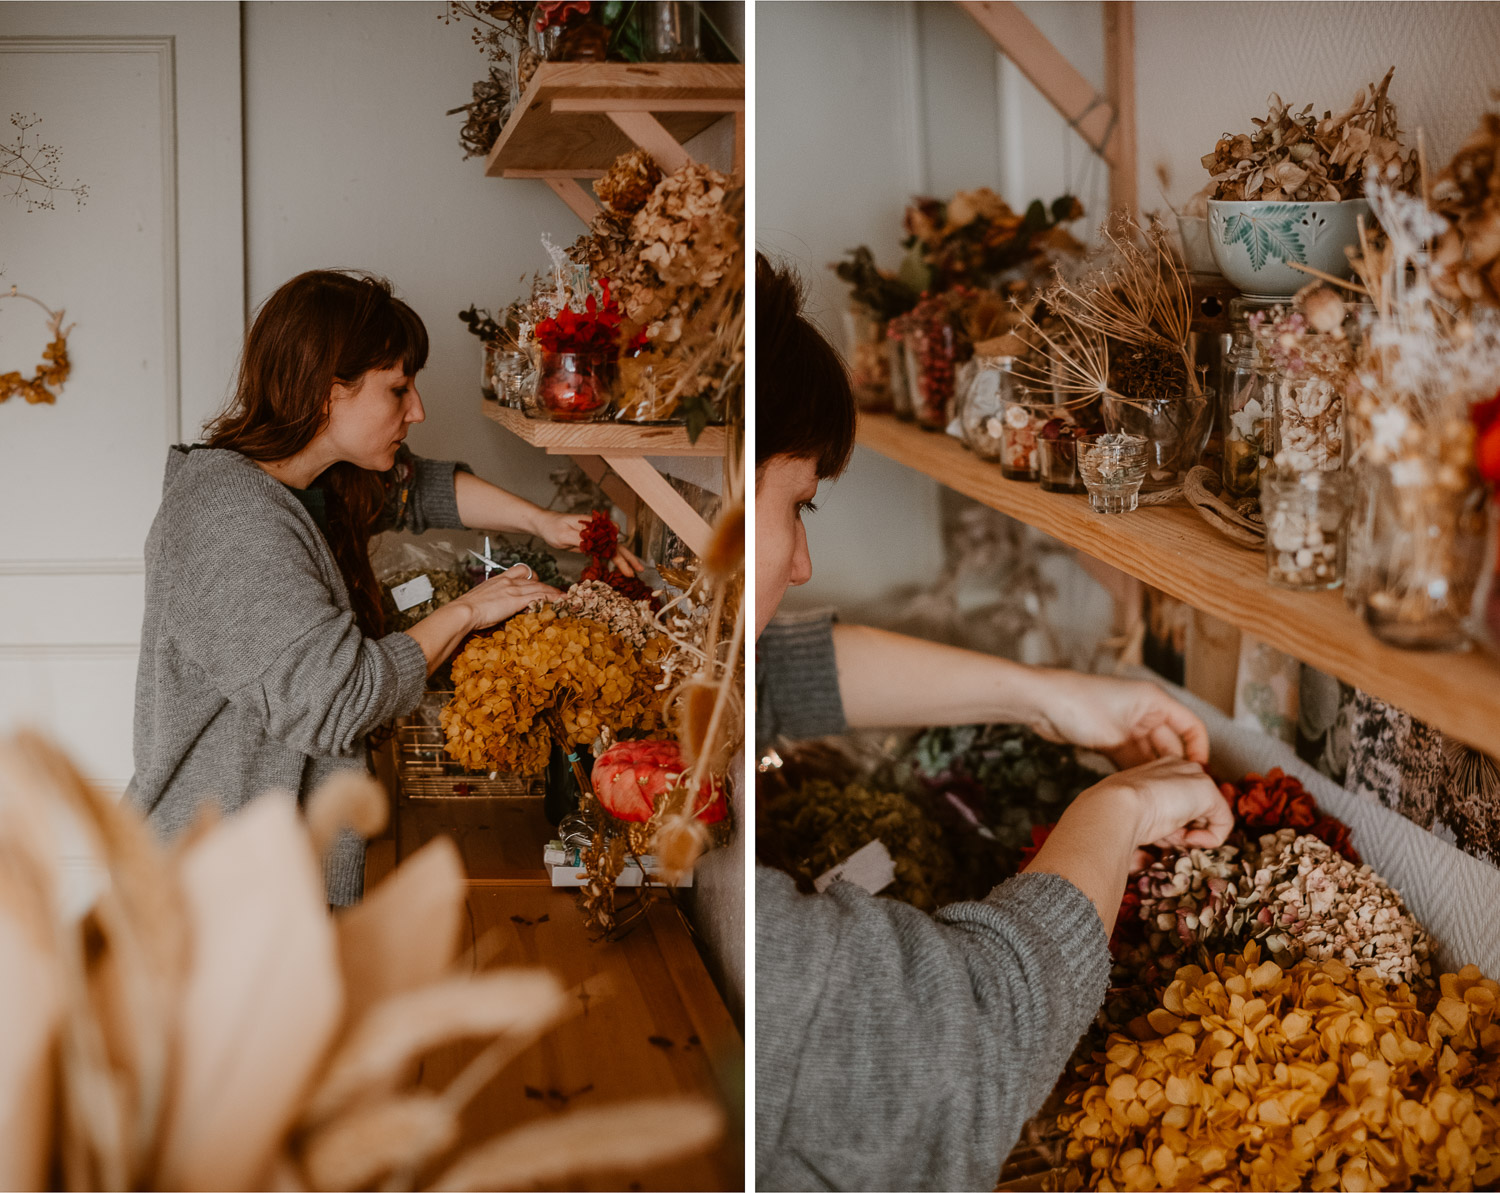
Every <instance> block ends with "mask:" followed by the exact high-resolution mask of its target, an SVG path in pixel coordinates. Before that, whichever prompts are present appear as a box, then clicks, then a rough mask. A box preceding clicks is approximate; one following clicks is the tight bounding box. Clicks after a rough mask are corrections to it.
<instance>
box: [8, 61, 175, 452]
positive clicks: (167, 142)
mask: <svg viewBox="0 0 1500 1193" xmlns="http://www.w3.org/2000/svg"><path fill="white" fill-rule="evenodd" d="M7 53H9V54H152V55H155V56H156V58H157V76H158V78H159V80H160V85H161V160H162V192H161V196H162V256H163V260H162V289H163V291H164V293H163V295H162V306H163V311H162V329H163V335H164V341H165V342H164V343H163V344H162V380H163V384H164V388H165V390H166V392H165V394H164V395H163V398H164V401H163V403H162V404H163V406H164V407H165V416H166V420H165V421H166V426H165V432H166V442H167V446H169V447H170V446H171V445H172V444H174V443H181V442H182V344H181V341H182V336H181V331H180V328H181V319H182V311H181V306H180V304H179V302H178V293H179V289H180V287H179V279H178V272H177V271H178V260H177V258H178V253H177V39H176V38H175V37H173V36H170V35H169V36H166V37H146V36H141V37H101V36H94V35H91V34H79V35H77V36H64V37H0V54H7Z"/></svg>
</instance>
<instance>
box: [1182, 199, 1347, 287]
mask: <svg viewBox="0 0 1500 1193" xmlns="http://www.w3.org/2000/svg"><path fill="white" fill-rule="evenodd" d="M1369 210H1370V206H1369V204H1368V203H1366V202H1365V201H1364V200H1363V199H1345V200H1344V201H1343V202H1341V203H1283V202H1271V203H1266V202H1253V203H1247V202H1240V201H1236V200H1231V199H1210V200H1209V201H1208V243H1209V247H1210V248H1211V249H1212V250H1213V255H1214V260H1215V261H1217V262H1218V265H1219V272H1220V273H1222V274H1223V275H1224V276H1225V278H1227V279H1228V280H1229V283H1230V284H1231V285H1233V286H1236V287H1238V289H1239V290H1240V292H1241V293H1242V294H1246V295H1250V296H1251V297H1255V298H1290V297H1291V296H1292V295H1293V294H1295V293H1297V291H1298V290H1300V289H1302V287H1303V286H1305V285H1307V284H1308V282H1310V281H1312V280H1313V278H1312V277H1311V276H1310V275H1309V274H1305V273H1302V272H1301V271H1299V270H1296V269H1293V268H1292V263H1296V264H1298V265H1310V266H1312V267H1313V268H1314V269H1319V270H1322V271H1323V272H1324V273H1329V274H1332V275H1333V276H1334V277H1339V278H1344V277H1348V276H1349V258H1348V257H1347V255H1346V254H1345V253H1344V249H1345V248H1346V247H1348V246H1349V245H1354V244H1358V243H1359V226H1358V223H1357V221H1358V219H1359V217H1360V216H1362V215H1367V214H1368V213H1369Z"/></svg>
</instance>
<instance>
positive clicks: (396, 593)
mask: <svg viewBox="0 0 1500 1193" xmlns="http://www.w3.org/2000/svg"><path fill="white" fill-rule="evenodd" d="M391 600H393V601H395V602H396V608H397V610H399V611H400V612H402V613H405V612H406V611H407V610H408V609H410V608H411V607H412V606H413V605H420V604H421V603H422V602H423V601H430V600H432V581H431V580H429V579H428V578H427V577H426V576H418V577H417V578H416V579H415V580H408V581H407V582H406V583H405V584H398V585H396V587H395V588H393V589H391Z"/></svg>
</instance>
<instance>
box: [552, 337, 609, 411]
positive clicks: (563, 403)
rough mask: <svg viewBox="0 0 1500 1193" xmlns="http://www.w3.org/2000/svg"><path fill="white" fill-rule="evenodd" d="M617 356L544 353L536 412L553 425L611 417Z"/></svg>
mask: <svg viewBox="0 0 1500 1193" xmlns="http://www.w3.org/2000/svg"><path fill="white" fill-rule="evenodd" d="M615 360H616V354H615V351H614V350H613V349H605V350H602V351H601V350H598V349H595V350H592V351H587V352H548V351H546V350H543V351H542V353H541V357H540V361H539V363H538V367H537V385H536V408H537V413H538V414H539V415H540V416H541V417H542V418H549V419H551V420H553V421H554V422H593V421H595V420H598V419H601V418H607V417H608V416H609V407H610V400H611V398H612V397H613V392H612V390H613V385H614V375H615Z"/></svg>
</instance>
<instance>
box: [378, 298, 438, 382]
mask: <svg viewBox="0 0 1500 1193" xmlns="http://www.w3.org/2000/svg"><path fill="white" fill-rule="evenodd" d="M371 330H372V331H373V332H374V333H375V335H376V337H377V338H378V339H379V341H380V358H381V364H380V365H378V366H377V367H379V368H385V369H389V368H392V367H393V366H394V365H395V364H396V363H397V362H398V361H399V362H400V364H401V369H402V371H403V372H404V373H405V374H406V375H407V376H408V377H415V376H416V375H417V374H418V373H420V372H421V371H422V370H423V369H424V368H425V367H426V366H427V349H428V340H427V326H426V324H424V323H423V322H422V318H421V316H420V315H418V314H417V313H416V311H414V310H412V309H411V307H409V306H407V305H406V304H405V303H404V302H402V301H401V300H400V299H399V298H392V299H391V300H390V301H389V302H386V303H382V304H381V306H380V307H379V308H378V310H377V312H376V315H375V326H374V327H373V328H372V329H371Z"/></svg>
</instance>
